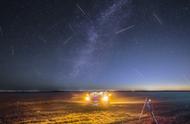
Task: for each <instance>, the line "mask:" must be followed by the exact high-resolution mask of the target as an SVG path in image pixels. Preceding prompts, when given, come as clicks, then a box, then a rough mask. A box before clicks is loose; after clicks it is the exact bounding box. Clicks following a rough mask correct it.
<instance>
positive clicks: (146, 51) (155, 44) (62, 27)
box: [0, 0, 190, 90]
mask: <svg viewBox="0 0 190 124" xmlns="http://www.w3.org/2000/svg"><path fill="white" fill-rule="evenodd" d="M0 89H1V90H27V89H29V90H60V89H62V90H84V89H123V90H190V0H4V1H3V0H2V1H1V2H0Z"/></svg>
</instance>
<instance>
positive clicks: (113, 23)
mask: <svg viewBox="0 0 190 124" xmlns="http://www.w3.org/2000/svg"><path fill="white" fill-rule="evenodd" d="M129 5H130V2H129V1H127V0H120V1H115V2H114V3H112V4H111V5H109V6H108V7H105V8H103V9H102V10H101V12H99V13H97V14H96V18H95V19H94V20H88V17H87V18H84V21H83V22H82V25H80V26H79V28H80V29H79V30H83V31H84V34H85V39H84V40H85V41H86V42H85V44H84V46H83V47H82V48H81V50H80V51H78V52H79V53H78V55H77V57H76V59H74V61H75V62H74V64H73V70H72V72H71V73H70V76H71V78H75V77H76V76H81V75H82V73H86V74H88V73H91V76H93V78H96V77H95V73H96V71H97V69H98V68H99V67H101V64H102V63H103V62H104V61H103V59H104V58H102V57H106V56H105V54H106V52H109V50H110V49H111V47H113V46H112V44H113V39H115V37H116V36H115V34H114V31H115V30H117V29H119V28H120V24H121V23H122V22H123V21H127V18H128V17H129V13H121V12H122V11H123V9H127V10H129V9H130V8H129ZM77 8H79V9H80V11H81V12H82V14H83V15H85V16H86V15H87V14H86V13H85V12H84V10H83V9H82V8H81V7H80V6H79V5H78V4H77ZM129 12H130V11H129ZM84 27H85V28H84ZM102 61H103V62H102ZM88 75H89V74H88Z"/></svg>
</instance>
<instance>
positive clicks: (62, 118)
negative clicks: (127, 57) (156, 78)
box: [0, 92, 190, 124]
mask: <svg viewBox="0 0 190 124" xmlns="http://www.w3.org/2000/svg"><path fill="white" fill-rule="evenodd" d="M83 96H84V92H51V93H47V92H46V93H0V123H2V124H34V123H35V124H58V123H60V124H70V123H71V124H91V123H92V124H122V123H123V124H151V123H152V119H151V118H150V115H149V114H148V113H147V112H145V113H144V114H143V117H142V119H141V120H140V121H139V119H138V118H139V115H140V112H141V109H142V106H143V102H144V99H145V97H150V98H151V99H152V102H153V107H154V112H155V115H156V117H157V119H158V122H159V124H190V93H189V92H113V93H112V99H111V104H110V105H109V106H88V105H86V104H85V102H84V101H83Z"/></svg>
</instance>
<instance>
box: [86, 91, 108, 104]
mask: <svg viewBox="0 0 190 124" xmlns="http://www.w3.org/2000/svg"><path fill="white" fill-rule="evenodd" d="M110 97H111V93H109V92H108V91H91V92H88V93H87V94H86V95H85V102H86V103H87V104H89V105H94V106H97V105H109V103H110Z"/></svg>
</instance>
